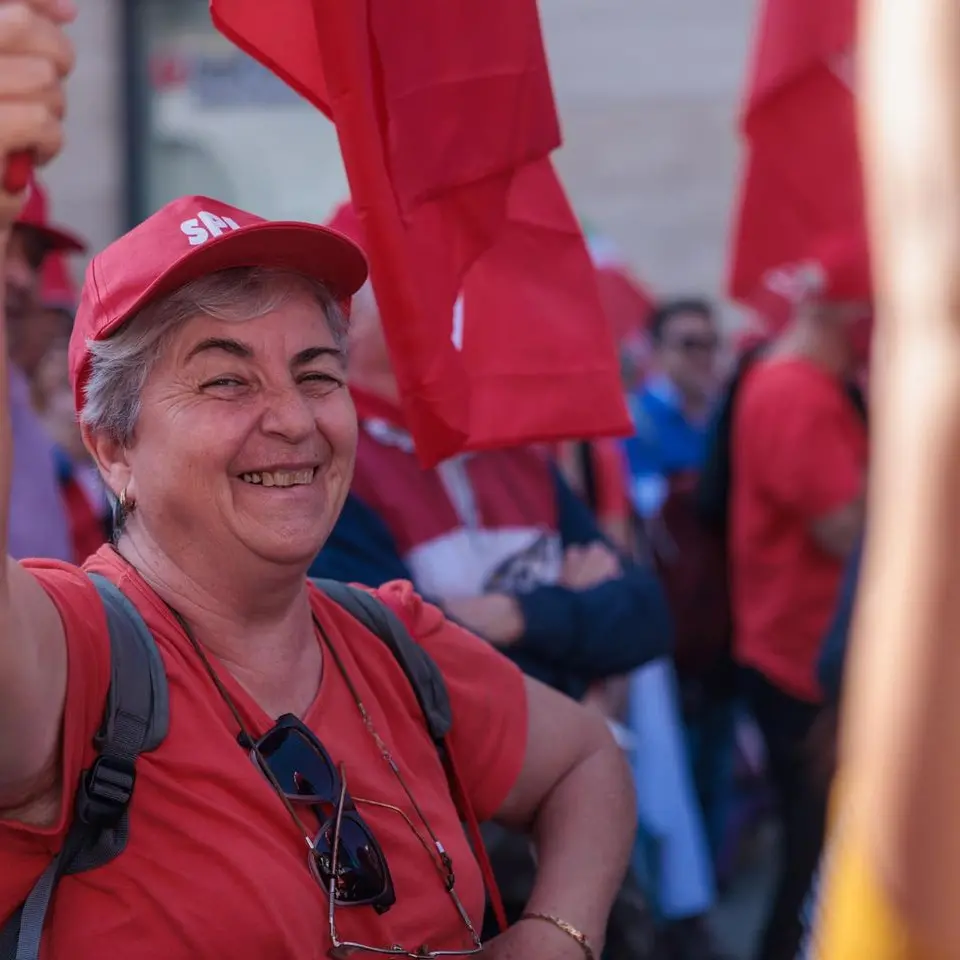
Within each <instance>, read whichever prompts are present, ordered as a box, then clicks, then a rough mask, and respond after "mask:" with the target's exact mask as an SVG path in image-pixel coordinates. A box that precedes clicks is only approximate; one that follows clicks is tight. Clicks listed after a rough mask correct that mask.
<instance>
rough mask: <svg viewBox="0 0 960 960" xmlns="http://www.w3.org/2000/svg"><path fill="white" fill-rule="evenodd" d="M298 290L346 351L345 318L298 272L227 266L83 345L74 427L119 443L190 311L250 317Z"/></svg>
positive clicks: (320, 287) (125, 440)
mask: <svg viewBox="0 0 960 960" xmlns="http://www.w3.org/2000/svg"><path fill="white" fill-rule="evenodd" d="M298 293H300V294H302V293H307V294H309V295H312V296H313V297H314V298H315V299H316V301H317V303H318V304H319V305H320V306H321V307H322V308H323V312H324V315H325V316H326V318H327V323H328V324H329V326H330V332H331V334H332V335H333V339H334V342H335V343H336V345H337V347H338V349H340V350H345V349H346V340H347V317H346V314H345V313H344V312H343V310H342V309H341V308H340V305H339V304H338V303H337V301H336V300H334V298H333V296H332V295H331V294H330V291H329V290H328V289H327V288H326V286H325V285H324V284H322V283H320V282H319V281H317V280H312V279H310V278H308V277H304V276H302V275H300V274H298V273H291V272H289V271H286V270H277V269H272V268H267V267H235V268H232V269H229V270H220V271H218V272H217V273H211V274H208V275H207V276H205V277H200V278H199V279H197V280H192V281H191V282H190V283H187V284H184V286H182V287H180V288H179V289H178V290H175V291H174V292H173V293H170V294H167V295H166V296H164V297H160V298H158V299H157V300H155V301H153V302H152V303H150V304H148V305H147V306H146V307H144V308H143V309H142V310H141V311H140V312H139V313H137V314H136V315H135V316H134V317H133V318H132V319H131V320H129V321H128V322H127V323H125V324H124V325H123V326H122V327H121V328H120V330H119V331H118V332H117V333H115V334H114V335H113V336H112V337H110V338H108V339H106V340H88V341H87V346H88V348H89V349H90V353H91V355H92V357H91V369H90V377H89V379H88V380H87V383H86V386H85V387H84V400H83V408H82V409H81V410H80V422H81V423H83V424H84V425H86V426H87V427H88V428H89V429H90V430H91V431H93V432H95V433H97V432H104V433H106V434H107V435H109V436H110V437H111V438H112V439H114V440H116V441H118V442H120V443H122V444H124V445H127V444H129V443H130V442H131V441H132V440H133V433H134V430H135V428H136V425H137V420H138V418H139V416H140V403H141V400H140V395H141V393H142V391H143V387H144V384H145V383H146V381H147V377H148V376H149V375H150V371H151V370H152V369H153V368H154V366H155V365H156V363H157V361H158V360H159V358H160V357H161V356H162V354H163V352H164V350H165V349H166V348H167V346H168V345H169V343H170V340H171V338H172V337H173V336H174V335H175V334H176V333H177V331H178V330H180V329H181V328H182V327H183V325H184V324H185V323H186V322H187V321H188V320H190V319H191V318H192V317H195V316H197V314H206V315H207V316H209V317H213V318H215V319H217V320H237V321H242V320H254V319H256V318H257V317H262V316H265V315H266V314H268V313H272V312H273V311H274V310H277V309H279V308H280V307H281V306H283V305H284V304H285V303H287V302H288V301H289V300H290V299H291V298H292V297H295V296H296V295H297V294H298Z"/></svg>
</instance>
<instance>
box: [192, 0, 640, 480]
mask: <svg viewBox="0 0 960 960" xmlns="http://www.w3.org/2000/svg"><path fill="white" fill-rule="evenodd" d="M211 10H212V13H213V17H214V22H215V23H216V25H217V26H218V28H219V29H220V30H221V31H222V32H223V33H224V34H225V35H226V36H228V37H229V38H230V39H231V40H233V41H234V42H235V43H237V45H238V46H240V47H241V48H243V49H244V50H246V51H247V52H248V53H250V54H251V55H252V56H254V57H256V58H257V59H258V60H260V61H261V62H263V63H264V64H265V65H267V66H268V67H270V68H271V69H272V70H274V71H275V72H276V73H277V74H278V75H279V76H281V77H282V78H283V79H284V80H286V81H287V82H288V83H289V84H290V85H291V86H293V87H294V88H295V89H297V90H299V91H300V92H301V93H302V94H303V95H304V96H306V97H308V98H309V99H310V100H311V101H312V102H313V103H315V104H316V105H317V106H318V107H320V109H322V110H323V111H324V113H326V114H327V115H328V116H329V117H331V118H332V119H333V120H334V122H335V123H336V126H337V131H338V135H339V138H340V145H341V150H342V152H343V159H344V165H345V168H346V171H347V178H348V180H349V182H350V188H351V193H352V196H353V201H354V204H355V206H356V210H357V214H358V217H359V219H360V222H361V223H362V225H363V237H364V247H365V249H366V251H367V254H368V257H369V260H370V268H371V278H372V281H373V285H374V289H375V291H376V294H377V299H378V302H379V306H380V311H381V315H382V317H383V322H384V331H385V334H386V338H387V344H388V347H389V349H390V353H391V357H392V360H393V365H394V370H395V373H396V375H397V380H398V385H399V388H400V392H401V396H402V399H403V406H404V412H405V415H406V417H407V422H408V425H409V427H410V430H411V433H412V434H413V436H414V438H415V440H416V442H417V449H418V453H419V455H420V457H421V459H422V460H423V461H424V462H425V463H433V462H436V461H437V460H439V459H442V458H443V457H446V456H449V455H451V454H453V453H455V452H457V451H458V450H460V449H463V448H465V447H470V448H479V447H485V446H493V445H500V444H505V443H508V442H527V441H532V440H536V439H543V438H548V437H555V436H557V435H559V432H560V430H561V429H562V424H563V421H564V419H565V418H567V417H568V413H569V406H570V401H569V398H567V399H566V400H565V402H564V403H563V404H562V406H561V407H559V408H556V407H554V406H552V405H551V404H552V402H553V401H554V400H555V399H557V397H558V394H559V393H560V392H561V391H560V388H559V385H560V384H561V382H563V383H565V391H566V392H567V393H568V394H570V395H578V394H579V395H580V397H581V405H582V406H588V405H587V404H582V397H583V396H586V395H589V394H587V393H585V392H584V391H585V390H587V389H589V390H594V389H595V388H596V387H597V380H598V373H599V371H600V370H601V369H602V368H606V370H607V371H608V373H609V375H610V376H611V377H612V378H613V382H612V384H611V386H612V387H616V386H617V383H616V361H615V355H614V351H613V347H612V342H611V340H610V338H609V337H606V339H605V337H604V332H603V330H598V329H597V328H598V327H599V326H602V319H601V317H602V314H601V312H600V308H599V306H598V305H597V296H598V295H597V294H596V285H595V283H594V282H593V279H592V276H591V277H590V278H589V279H587V278H586V274H585V272H584V271H583V270H582V269H574V268H573V267H572V266H571V270H572V273H571V277H570V278H566V277H564V278H562V279H561V278H560V277H559V271H558V270H557V267H558V266H559V264H560V263H567V264H571V265H572V264H574V263H575V262H577V263H579V262H580V261H579V259H578V258H580V257H582V258H583V259H584V260H586V258H587V254H586V250H585V247H584V242H583V238H582V236H581V235H580V233H579V228H578V227H577V225H576V221H575V220H574V219H573V216H572V214H571V213H570V211H569V207H568V206H567V204H566V199H565V198H564V197H563V193H562V189H561V188H560V186H559V182H558V181H557V180H556V176H555V174H554V173H553V170H552V167H551V166H550V164H549V160H547V159H546V158H548V157H549V154H550V152H551V151H552V150H553V149H555V148H556V147H557V146H558V145H559V143H560V133H559V125H558V121H557V116H556V109H555V106H554V102H553V95H552V91H551V88H550V80H549V74H548V71H547V65H546V57H545V54H544V50H543V41H542V37H541V34H540V25H539V17H538V14H537V8H536V3H535V2H534V0H482V2H481V0H463V2H461V3H449V2H447V0H411V2H410V3H406V4H397V3H394V2H392V0H352V2H347V0H344V2H339V3H319V2H316V0H289V2H287V3H284V4H283V12H282V16H280V15H278V11H277V9H275V8H274V7H272V6H270V5H269V4H265V3H263V2H262V0H211ZM530 184H536V188H535V189H533V190H530V189H529V185H530ZM531 197H537V198H539V199H538V200H537V203H539V204H541V205H540V206H536V205H535V204H534V203H533V202H532V201H531V199H530V198H531ZM506 251H512V255H513V258H514V259H513V260H512V261H511V262H509V263H508V262H507V260H508V254H507V253H506ZM587 262H588V261H587ZM551 263H552V264H553V265H554V266H553V267H552V268H551V267H550V264H551ZM495 264H499V266H494V265H495ZM521 264H524V265H525V269H524V271H521V270H520V265H521ZM521 273H522V274H523V276H522V277H521ZM494 275H496V276H497V277H498V278H500V279H498V280H497V283H498V284H501V288H502V290H503V291H507V290H508V286H503V284H508V285H509V284H512V283H513V282H514V280H517V282H519V283H520V284H521V285H520V286H518V287H516V288H515V289H513V290H511V291H510V292H504V293H503V294H502V295H501V296H500V300H499V304H500V306H501V308H503V307H504V306H506V307H509V308H511V309H509V310H507V311H506V312H505V313H499V314H497V315H496V316H491V315H489V314H488V313H487V308H486V306H484V307H483V308H482V309H481V308H479V307H477V306H476V303H477V298H478V297H479V296H480V294H479V293H477V292H476V290H477V289H478V288H479V289H484V288H486V287H487V285H488V284H489V283H490V282H491V281H490V280H489V279H488V280H487V281H485V282H484V283H482V284H481V283H480V281H479V280H478V279H477V278H478V277H487V278H490V277H492V276H494ZM508 278H509V279H508ZM534 278H539V282H540V283H541V286H540V287H536V285H535V282H534ZM575 278H581V279H582V283H580V284H578V283H577V282H576V280H575ZM558 281H559V282H558ZM561 289H566V290H567V292H568V294H569V296H570V299H569V303H567V304H566V309H565V314H564V315H565V317H567V318H569V320H563V319H557V318H556V316H555V315H549V316H548V310H549V309H550V308H553V307H556V303H557V300H558V299H559V291H560V290H561ZM471 291H473V292H471ZM485 296H486V297H487V300H486V301H484V302H485V303H486V304H489V303H490V302H491V300H495V299H496V298H495V297H493V295H492V294H489V293H488V294H486V295H485ZM458 304H460V305H461V306H462V309H461V307H460V306H457V305H458ZM522 311H527V312H522ZM477 318H482V319H477ZM571 334H572V336H570V335H571ZM565 337H566V339H564V338H565ZM587 341H589V342H590V343H591V344H592V348H591V349H587V350H586V352H584V346H585V343H586V342H587ZM461 348H462V349H461ZM609 393H611V390H610V389H609V388H608V390H607V391H606V393H605V392H603V391H601V392H600V394H599V396H598V397H597V398H596V400H594V398H593V397H591V400H592V404H591V405H592V406H593V408H594V409H593V410H591V416H589V417H587V416H585V415H584V414H581V416H580V417H579V418H577V425H579V424H580V423H583V422H585V421H587V420H589V421H590V423H591V429H589V430H587V431H586V433H587V434H588V435H592V434H594V433H597V432H602V433H609V432H617V431H619V430H622V429H625V428H626V423H627V421H626V413H625V411H624V410H622V401H621V402H620V405H619V408H618V407H616V406H613V407H612V406H611V405H610V404H608V403H604V401H606V399H607V395H608V394H609ZM492 411H498V414H497V415H496V416H494V415H493V414H492Z"/></svg>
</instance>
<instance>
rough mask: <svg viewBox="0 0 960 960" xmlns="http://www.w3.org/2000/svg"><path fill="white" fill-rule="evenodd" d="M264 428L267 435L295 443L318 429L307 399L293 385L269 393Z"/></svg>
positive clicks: (263, 420)
mask: <svg viewBox="0 0 960 960" xmlns="http://www.w3.org/2000/svg"><path fill="white" fill-rule="evenodd" d="M262 426H263V430H264V431H265V432H266V433H272V434H274V435H276V436H279V437H283V438H284V439H285V440H287V441H289V442H291V443H295V442H298V441H300V440H303V439H305V438H306V437H308V436H309V435H310V434H311V433H312V432H313V431H314V430H315V429H316V419H315V417H314V415H313V409H312V407H311V406H310V404H309V402H308V401H307V398H306V397H304V396H303V394H302V393H301V392H300V390H299V389H298V388H297V385H296V384H295V383H291V384H289V385H284V386H282V387H275V388H273V389H271V390H269V391H268V392H267V394H266V402H265V409H264V413H263V419H262Z"/></svg>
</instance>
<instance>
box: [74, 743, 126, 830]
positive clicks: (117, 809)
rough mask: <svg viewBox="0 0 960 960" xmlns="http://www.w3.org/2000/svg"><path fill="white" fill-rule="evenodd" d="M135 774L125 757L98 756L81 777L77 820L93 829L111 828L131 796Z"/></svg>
mask: <svg viewBox="0 0 960 960" xmlns="http://www.w3.org/2000/svg"><path fill="white" fill-rule="evenodd" d="M136 780H137V771H136V768H135V767H134V764H133V761H132V760H128V759H127V758H125V757H111V756H99V757H97V759H96V761H95V762H94V764H93V766H92V767H91V768H90V769H89V770H87V771H86V773H84V775H83V776H82V777H81V778H80V786H79V787H78V789H77V818H78V819H79V820H82V821H83V822H84V823H86V824H89V825H90V826H92V827H98V828H101V829H102V828H104V827H113V826H116V825H117V824H118V823H119V822H120V818H121V817H122V816H123V814H124V813H125V812H126V809H127V806H128V804H129V803H130V799H131V798H132V796H133V785H134V783H136Z"/></svg>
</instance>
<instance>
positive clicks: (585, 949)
mask: <svg viewBox="0 0 960 960" xmlns="http://www.w3.org/2000/svg"><path fill="white" fill-rule="evenodd" d="M520 919H521V920H522V921H525V922H530V923H543V924H547V925H549V926H552V927H553V928H554V929H555V930H557V931H558V933H561V934H563V936H565V937H566V938H567V940H568V941H569V942H570V943H571V944H574V945H576V947H577V949H578V950H579V952H580V953H581V954H582V956H583V957H584V958H585V960H600V954H601V952H602V947H601V946H600V945H599V944H595V943H594V942H593V941H591V939H590V938H589V937H588V936H587V935H586V934H585V933H584V932H583V931H582V930H581V929H580V928H579V927H577V926H574V924H572V923H570V921H568V920H565V919H564V918H563V917H559V916H557V915H556V914H554V913H541V912H539V911H532V910H531V911H527V912H525V913H524V914H523V915H522V916H521V917H520Z"/></svg>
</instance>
